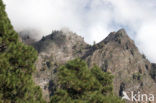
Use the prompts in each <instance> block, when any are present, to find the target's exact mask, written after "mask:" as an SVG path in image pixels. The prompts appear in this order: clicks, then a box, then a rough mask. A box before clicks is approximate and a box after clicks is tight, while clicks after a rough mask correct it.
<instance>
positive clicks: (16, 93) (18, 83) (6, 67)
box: [0, 0, 44, 103]
mask: <svg viewBox="0 0 156 103" xmlns="http://www.w3.org/2000/svg"><path fill="white" fill-rule="evenodd" d="M36 58H37V53H36V51H35V50H34V49H33V48H32V47H29V46H26V45H24V44H23V43H21V42H19V39H18V35H17V33H16V32H15V31H14V29H13V27H12V25H11V23H10V20H9V19H8V17H7V14H6V12H5V6H4V4H3V2H2V0H0V103H44V101H43V100H42V94H41V90H40V88H39V87H37V86H35V84H34V83H33V80H32V73H33V72H34V70H35V67H34V63H35V61H36Z"/></svg>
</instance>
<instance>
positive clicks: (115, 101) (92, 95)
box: [51, 59, 123, 103]
mask: <svg viewBox="0 0 156 103" xmlns="http://www.w3.org/2000/svg"><path fill="white" fill-rule="evenodd" d="M57 76H58V86H57V90H56V92H55V93H54V95H53V96H52V99H51V103H123V101H121V100H120V99H119V98H118V97H117V96H115V95H113V85H112V81H113V76H112V75H111V74H110V73H107V72H103V71H102V70H101V69H100V68H99V67H97V66H94V67H93V68H92V69H89V68H88V67H87V64H86V63H85V62H84V61H82V60H80V59H75V60H73V61H69V62H68V63H67V64H65V65H64V66H62V67H60V68H59V69H58V74H57Z"/></svg>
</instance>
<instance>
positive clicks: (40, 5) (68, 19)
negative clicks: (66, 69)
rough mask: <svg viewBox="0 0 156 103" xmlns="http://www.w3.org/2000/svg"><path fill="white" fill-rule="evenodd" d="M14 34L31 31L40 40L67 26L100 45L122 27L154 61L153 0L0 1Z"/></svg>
mask: <svg viewBox="0 0 156 103" xmlns="http://www.w3.org/2000/svg"><path fill="white" fill-rule="evenodd" d="M4 2H5V4H6V10H7V13H8V16H9V18H10V19H11V22H12V24H13V25H14V27H15V29H16V31H18V32H20V31H23V30H28V29H34V30H36V31H38V32H39V33H38V34H37V35H35V37H39V38H42V36H45V35H48V34H50V33H51V32H52V30H60V29H61V28H64V27H67V28H70V29H71V30H72V31H74V32H76V33H77V34H78V35H81V36H82V37H84V39H85V41H86V42H87V43H89V44H93V42H94V41H96V42H97V43H98V42H100V41H101V40H102V39H103V38H105V37H107V36H108V34H109V33H110V32H112V31H117V30H118V29H120V28H125V29H126V31H127V32H128V35H129V36H130V37H131V38H132V39H133V40H134V41H135V43H136V45H137V47H138V48H139V50H140V52H141V53H144V54H145V55H146V56H147V58H148V59H149V60H150V61H151V62H156V58H155V57H156V49H155V48H154V46H155V44H156V41H155V40H156V36H155V34H156V32H155V30H156V13H155V11H156V6H155V5H156V1H155V0H126V1H125V0H119V1H118V2H116V1H114V0H67V1H64V0H57V1H56V0H46V1H45V0H33V1H32V0H22V1H21V0H4Z"/></svg>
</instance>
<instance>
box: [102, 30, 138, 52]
mask: <svg viewBox="0 0 156 103" xmlns="http://www.w3.org/2000/svg"><path fill="white" fill-rule="evenodd" d="M110 42H111V43H113V44H116V45H117V46H119V47H122V48H124V49H130V48H131V49H137V47H136V46H135V43H134V41H133V40H132V39H131V38H130V37H129V36H128V35H127V32H126V31H125V30H124V29H120V30H119V31H117V32H112V33H110V34H109V35H108V37H106V38H105V39H104V40H103V41H102V42H101V43H104V44H107V43H110Z"/></svg>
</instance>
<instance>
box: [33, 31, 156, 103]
mask: <svg viewBox="0 0 156 103" xmlns="http://www.w3.org/2000/svg"><path fill="white" fill-rule="evenodd" d="M33 46H34V47H35V48H36V50H37V51H38V52H39V56H38V61H37V62H36V66H37V72H36V74H34V80H35V82H36V83H37V84H38V85H39V86H40V87H41V88H42V89H43V93H44V97H45V98H46V99H47V100H48V98H49V95H50V94H51V95H52V94H53V92H54V91H55V84H56V83H57V80H56V78H55V77H56V75H55V74H56V72H57V68H58V67H59V66H60V65H62V64H64V63H66V62H67V61H68V60H71V59H74V58H77V57H79V58H82V59H83V60H85V61H86V62H87V63H88V66H90V67H92V66H93V65H94V64H96V65H98V66H99V67H101V68H102V69H103V71H108V72H111V73H113V75H114V92H115V93H116V95H120V96H121V95H122V94H121V93H122V91H123V90H124V91H140V92H141V93H153V94H156V84H155V82H154V79H155V74H151V73H153V71H155V66H154V64H153V65H152V64H151V63H150V62H149V61H148V60H147V59H146V58H145V57H144V56H143V55H142V54H140V52H139V51H138V49H137V47H136V46H135V44H134V42H133V40H131V39H130V38H129V37H128V35H127V33H126V32H125V30H123V29H121V30H119V31H118V32H112V33H110V34H109V35H108V37H107V38H105V39H104V40H103V41H101V42H100V43H98V44H95V45H93V46H90V45H88V44H87V43H85V42H84V40H83V38H82V37H80V36H78V35H76V34H75V33H72V32H70V31H69V32H63V31H54V32H53V33H52V34H50V35H48V36H46V37H43V38H42V39H41V40H40V41H38V42H36V43H35V44H34V45H33ZM150 74H151V75H152V76H151V75H150ZM152 78H153V79H152Z"/></svg>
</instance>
